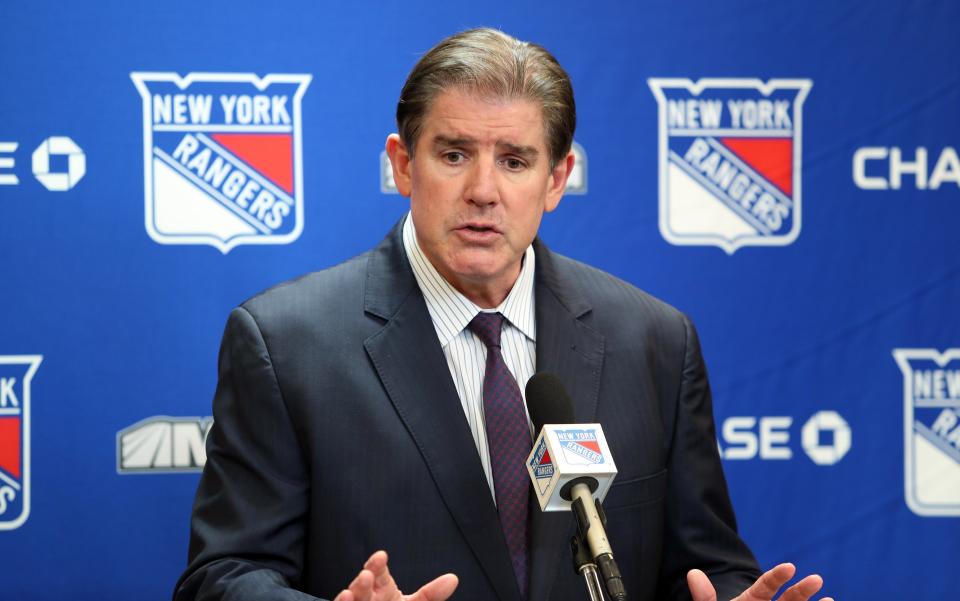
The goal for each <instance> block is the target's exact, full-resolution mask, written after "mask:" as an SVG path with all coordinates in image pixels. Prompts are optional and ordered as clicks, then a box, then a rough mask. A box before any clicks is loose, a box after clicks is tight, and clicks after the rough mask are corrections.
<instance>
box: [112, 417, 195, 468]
mask: <svg viewBox="0 0 960 601" xmlns="http://www.w3.org/2000/svg"><path fill="white" fill-rule="evenodd" d="M211 426H213V418H212V417H168V416H165V415H158V416H154V417H148V418H147V419H144V420H141V421H139V422H137V423H135V424H133V425H132V426H129V427H127V428H124V429H123V430H120V431H119V432H117V473H119V474H132V473H148V472H149V473H171V472H174V473H176V472H199V471H201V470H203V465H204V464H205V463H206V462H207V451H206V441H207V434H209V433H210V427H211Z"/></svg>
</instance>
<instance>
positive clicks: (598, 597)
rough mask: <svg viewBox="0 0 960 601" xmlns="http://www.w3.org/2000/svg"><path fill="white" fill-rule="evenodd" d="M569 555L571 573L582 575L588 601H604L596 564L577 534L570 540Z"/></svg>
mask: <svg viewBox="0 0 960 601" xmlns="http://www.w3.org/2000/svg"><path fill="white" fill-rule="evenodd" d="M570 554H571V555H572V556H573V571H574V572H575V573H577V574H583V579H584V581H585V583H586V585H587V592H588V593H589V594H590V601H604V595H603V585H601V584H600V576H599V575H598V574H597V564H595V563H593V558H592V557H590V549H589V548H588V547H587V544H586V541H584V540H583V537H581V536H580V533H579V532H578V533H577V534H575V535H574V536H573V537H571V538H570Z"/></svg>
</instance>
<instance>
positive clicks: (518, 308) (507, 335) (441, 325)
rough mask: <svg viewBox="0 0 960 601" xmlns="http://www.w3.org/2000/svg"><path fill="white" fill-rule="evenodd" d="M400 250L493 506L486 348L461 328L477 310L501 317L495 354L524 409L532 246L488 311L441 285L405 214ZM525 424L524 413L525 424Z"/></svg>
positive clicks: (530, 358) (532, 357)
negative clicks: (430, 324) (432, 331)
mask: <svg viewBox="0 0 960 601" xmlns="http://www.w3.org/2000/svg"><path fill="white" fill-rule="evenodd" d="M403 246H404V249H405V250H406V253H407V259H409V261H410V265H411V267H412V268H413V275H414V277H415V278H416V280H417V284H418V285H419V286H420V291H421V292H422V293H423V298H424V300H425V301H426V303H427V310H428V311H429V312H430V318H431V320H432V321H433V327H434V328H435V329H436V331H437V338H439V339H440V346H441V347H442V348H443V355H444V357H446V359H447V367H449V368H450V375H451V376H452V377H453V384H454V386H456V388H457V394H458V395H459V396H460V403H461V404H462V405H463V412H464V414H465V415H466V418H467V424H468V425H469V427H470V432H471V433H472V434H473V441H474V442H475V443H476V445H477V452H478V453H479V454H480V462H481V464H483V471H484V473H486V476H487V483H488V484H489V486H490V493H491V494H492V495H493V499H494V503H496V494H495V491H494V487H493V472H492V470H491V469H490V451H489V448H488V447H487V430H486V427H485V424H484V418H483V373H484V370H485V369H486V361H487V347H486V345H484V344H483V342H482V341H481V340H480V338H478V337H477V335H476V334H474V333H473V332H471V331H470V330H469V329H468V328H467V324H469V323H470V321H471V320H472V319H473V318H474V317H475V316H476V315H477V313H480V312H481V311H490V312H500V313H502V314H503V316H504V317H506V319H505V320H504V322H503V330H502V333H501V339H500V344H501V353H502V354H503V361H504V363H506V365H507V368H508V369H509V370H510V373H511V374H513V377H514V379H515V380H516V381H517V385H518V386H519V387H520V394H521V395H524V410H526V397H525V395H526V391H525V390H524V388H525V386H526V383H527V380H529V379H530V377H531V376H532V375H533V373H534V369H535V366H536V363H537V345H536V342H537V323H536V313H535V309H534V289H533V270H534V267H535V261H536V259H535V257H534V253H533V247H532V246H528V247H527V250H526V253H525V254H524V256H523V266H522V267H521V269H520V276H519V277H518V278H517V281H516V282H515V283H514V285H513V288H511V289H510V293H509V294H507V298H506V299H504V301H503V303H501V304H500V306H499V307H496V308H494V309H482V308H480V307H479V306H477V305H476V304H474V303H473V302H472V301H471V300H470V299H468V298H467V297H465V296H464V295H463V294H461V293H460V292H459V291H457V289H456V288H454V287H453V286H452V285H451V284H450V283H449V282H448V281H447V280H445V279H444V278H443V276H441V275H440V273H439V272H438V271H437V269H436V268H435V267H434V266H433V264H432V263H430V261H429V260H428V259H427V257H426V255H424V254H423V250H422V249H421V248H420V244H419V242H417V235H416V229H415V228H414V225H413V219H412V218H411V217H410V214H409V213H408V214H407V219H406V221H405V222H404V224H403ZM529 419H530V417H529V414H528V415H527V421H528V422H529Z"/></svg>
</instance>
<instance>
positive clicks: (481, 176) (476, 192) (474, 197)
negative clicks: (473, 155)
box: [466, 157, 500, 205]
mask: <svg viewBox="0 0 960 601" xmlns="http://www.w3.org/2000/svg"><path fill="white" fill-rule="evenodd" d="M466 192H467V194H466V199H467V201H468V202H472V203H473V204H476V205H488V204H494V203H496V202H498V201H499V200H500V190H499V188H498V186H497V164H496V160H494V159H493V157H480V158H479V159H478V160H477V161H476V162H475V163H474V165H473V169H471V170H470V180H469V182H468V184H467V190H466Z"/></svg>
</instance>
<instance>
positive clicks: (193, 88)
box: [130, 73, 311, 253]
mask: <svg viewBox="0 0 960 601" xmlns="http://www.w3.org/2000/svg"><path fill="white" fill-rule="evenodd" d="M130 77H131V78H132V79H133V82H134V84H135V85H136V86H137V90H138V91H139V92H140V96H141V97H142V98H143V150H144V156H143V162H144V202H145V209H146V211H145V212H146V214H145V224H146V228H147V233H148V234H150V237H151V238H152V239H153V240H154V241H156V242H159V243H160V244H210V245H212V246H214V247H216V248H217V249H219V250H220V251H221V252H223V253H227V252H228V251H229V250H230V249H231V248H233V247H235V246H237V245H240V244H289V243H290V242H293V241H294V240H296V239H297V238H298V237H299V236H300V232H301V231H302V230H303V170H302V166H303V161H302V138H301V117H300V101H301V99H302V98H303V94H304V92H306V89H307V86H308V85H309V83H310V80H311V76H310V75H281V74H270V75H267V76H266V77H263V78H260V77H257V76H256V75H253V74H250V73H190V74H188V75H186V76H185V77H180V76H179V75H177V74H176V73H131V74H130Z"/></svg>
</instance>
